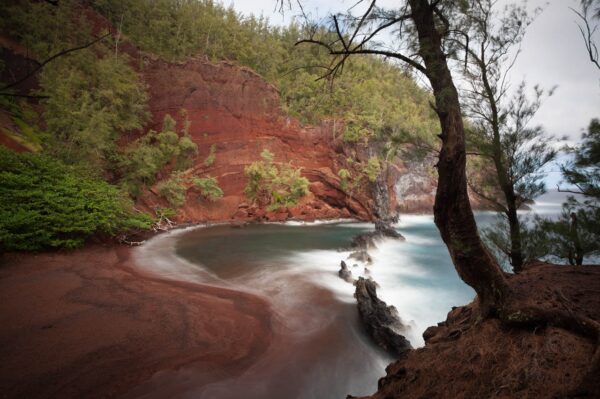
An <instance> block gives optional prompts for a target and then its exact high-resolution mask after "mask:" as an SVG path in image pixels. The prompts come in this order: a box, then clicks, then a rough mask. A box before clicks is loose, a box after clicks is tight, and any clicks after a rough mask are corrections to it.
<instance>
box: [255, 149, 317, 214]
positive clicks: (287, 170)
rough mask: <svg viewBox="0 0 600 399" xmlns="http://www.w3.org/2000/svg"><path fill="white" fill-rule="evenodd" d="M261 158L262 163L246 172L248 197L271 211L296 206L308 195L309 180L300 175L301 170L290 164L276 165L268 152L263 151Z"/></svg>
mask: <svg viewBox="0 0 600 399" xmlns="http://www.w3.org/2000/svg"><path fill="white" fill-rule="evenodd" d="M260 156H261V158H262V160H261V161H256V162H253V163H252V164H251V165H249V166H247V167H246V168H245V170H244V172H245V174H246V176H247V177H248V184H247V185H246V189H245V193H246V195H247V196H248V197H249V198H250V199H252V200H254V201H257V202H258V203H259V204H261V205H266V206H267V209H269V210H275V209H278V208H280V207H290V206H294V205H296V204H297V203H298V200H299V199H300V198H302V197H304V196H305V195H306V194H307V193H308V180H307V179H306V178H305V177H302V176H301V175H300V171H301V170H300V169H299V168H298V169H296V168H293V167H292V166H291V165H290V164H283V165H275V164H274V163H273V154H272V153H271V152H269V151H268V150H263V151H262V153H261V154H260Z"/></svg>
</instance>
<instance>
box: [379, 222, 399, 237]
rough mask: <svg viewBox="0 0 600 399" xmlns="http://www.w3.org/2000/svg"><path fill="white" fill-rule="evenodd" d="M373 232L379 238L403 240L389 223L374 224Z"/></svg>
mask: <svg viewBox="0 0 600 399" xmlns="http://www.w3.org/2000/svg"><path fill="white" fill-rule="evenodd" d="M375 232H376V233H378V235H379V236H380V237H390V238H397V239H400V240H403V241H404V240H405V238H404V236H403V235H402V234H400V233H398V232H397V231H396V229H395V228H393V227H392V226H391V225H390V224H389V223H385V222H382V221H377V222H375Z"/></svg>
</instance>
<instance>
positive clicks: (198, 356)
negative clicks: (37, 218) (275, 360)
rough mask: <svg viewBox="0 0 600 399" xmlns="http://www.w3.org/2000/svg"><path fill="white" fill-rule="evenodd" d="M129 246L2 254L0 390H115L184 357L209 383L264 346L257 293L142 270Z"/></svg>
mask: <svg viewBox="0 0 600 399" xmlns="http://www.w3.org/2000/svg"><path fill="white" fill-rule="evenodd" d="M132 252H133V248H131V247H128V246H124V245H116V244H115V245H108V246H107V245H104V246H103V245H86V246H85V247H84V248H82V249H78V250H73V251H68V252H61V253H57V252H53V253H39V254H23V253H8V254H3V255H2V257H1V258H0V315H1V316H0V377H1V380H2V381H3V383H2V385H3V393H2V397H3V398H12V397H15V398H17V397H36V398H45V397H48V398H50V397H73V398H78V397H86V398H104V397H116V396H120V395H124V394H126V393H128V392H129V391H130V390H131V389H133V388H135V387H137V386H139V385H140V384H141V383H142V382H144V381H149V380H150V379H151V378H152V376H153V375H155V374H156V373H158V372H161V371H165V370H176V369H178V368H180V367H183V366H185V365H187V364H191V363H194V368H195V369H196V371H197V372H196V373H195V376H196V377H198V376H200V378H202V380H204V381H205V383H210V382H213V381H217V380H221V379H223V378H228V377H233V376H236V375H239V374H240V373H242V372H244V371H245V370H246V369H247V368H248V367H250V366H251V365H252V364H254V363H255V362H256V361H257V359H259V358H260V357H261V355H262V354H263V353H264V352H265V351H266V350H267V349H268V348H269V346H270V344H271V341H272V337H273V322H274V321H273V320H272V311H271V308H270V304H269V303H267V302H266V300H265V299H264V298H260V297H258V296H255V295H252V294H250V293H246V292H239V291H234V290H230V289H227V288H218V287H212V286H206V285H201V284H195V283H185V282H177V281H166V280H163V279H160V278H156V277H152V276H150V275H148V274H146V273H144V272H142V271H140V270H138V269H137V268H136V267H135V265H134V263H133V262H134V261H133V258H132V256H131V255H132Z"/></svg>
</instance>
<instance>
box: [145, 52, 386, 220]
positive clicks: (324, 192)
mask: <svg viewBox="0 0 600 399" xmlns="http://www.w3.org/2000/svg"><path fill="white" fill-rule="evenodd" d="M141 74H142V76H143V78H144V80H145V81H146V82H147V84H148V86H149V92H150V111H151V113H152V117H153V121H152V123H151V126H150V127H151V128H154V129H160V126H161V124H162V120H163V118H164V116H165V114H170V115H171V116H172V117H174V118H175V119H176V120H177V121H178V126H182V123H183V120H182V119H183V118H182V116H181V115H180V110H182V109H184V110H185V111H186V113H187V117H188V119H189V121H190V122H191V127H190V135H191V137H192V140H193V141H194V142H195V143H196V144H197V145H198V149H199V153H198V156H197V157H195V159H194V167H193V171H191V173H193V174H194V175H197V176H206V175H210V176H214V177H217V179H218V181H219V185H220V186H221V188H222V189H223V191H224V194H225V195H224V197H223V198H222V199H221V200H219V201H217V202H216V203H209V202H207V201H206V200H202V199H200V200H199V199H198V197H199V193H198V192H196V191H195V189H193V188H191V189H190V190H189V191H188V194H187V200H186V203H185V205H184V207H183V209H182V210H181V212H180V215H179V219H180V220H181V221H205V220H231V219H235V220H242V221H244V220H284V219H288V218H294V219H302V220H312V219H319V218H347V217H353V218H359V219H365V220H366V219H372V218H373V216H374V210H373V208H374V205H373V201H372V199H370V198H369V197H370V196H369V195H368V194H366V192H367V189H366V188H363V189H362V190H361V192H359V193H357V194H355V195H354V196H353V197H350V196H348V195H346V194H345V193H344V192H343V191H342V190H341V188H340V180H339V178H338V176H337V171H338V170H339V168H341V167H347V166H346V164H345V162H346V158H347V157H348V156H350V155H353V156H355V157H358V158H360V157H361V156H362V154H363V153H365V151H364V149H361V148H360V146H354V147H351V146H348V145H345V144H343V143H341V142H340V141H339V140H334V138H333V136H334V134H333V133H334V129H333V126H332V125H331V124H323V125H322V126H319V127H302V126H300V125H299V123H298V122H297V121H296V120H294V119H292V118H288V117H286V116H284V115H283V114H282V112H281V109H280V98H279V94H278V92H277V89H276V88H275V87H274V86H272V85H271V84H269V83H268V82H266V81H265V80H264V79H262V78H261V77H260V76H259V75H257V74H256V73H255V72H253V71H251V70H249V69H247V68H242V67H238V66H236V65H233V64H231V63H226V62H221V63H218V64H213V63H210V62H208V61H204V60H200V59H193V60H189V61H187V62H184V63H169V62H166V61H163V60H160V59H151V58H146V59H144V60H143V67H142V68H141ZM213 144H214V145H216V159H215V162H214V164H213V165H211V166H209V167H206V166H205V165H204V160H205V159H206V157H207V156H208V154H209V151H210V147H211V145H213ZM263 149H268V150H269V151H271V152H272V153H273V154H275V161H276V162H291V163H292V165H293V166H295V167H301V168H302V175H303V176H305V177H306V178H308V180H309V181H310V191H311V193H310V194H309V195H308V196H306V197H305V198H304V199H303V200H302V201H301V202H300V204H299V205H298V206H297V207H294V208H293V209H283V210H279V211H278V212H265V210H262V209H258V208H257V207H256V206H253V204H251V203H250V202H249V200H248V199H247V198H246V196H245V195H244V188H245V186H246V182H247V178H246V177H245V176H244V168H245V167H246V166H247V165H249V164H251V163H252V162H254V161H256V160H259V159H260V153H261V151H262V150H263ZM160 201H161V200H160V199H159V198H158V197H157V196H156V195H155V194H153V193H152V192H151V193H149V194H148V195H146V196H144V198H143V200H142V203H143V204H144V205H145V206H146V207H151V206H153V205H154V204H156V203H159V202H160Z"/></svg>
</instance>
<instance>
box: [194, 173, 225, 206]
mask: <svg viewBox="0 0 600 399" xmlns="http://www.w3.org/2000/svg"><path fill="white" fill-rule="evenodd" d="M192 183H193V184H194V186H196V187H197V188H198V189H199V190H200V194H202V196H203V197H204V198H206V199H207V200H209V201H211V202H214V201H216V200H218V199H219V198H222V197H223V190H221V187H219V183H218V182H217V179H216V178H215V177H211V176H208V177H194V178H193V179H192Z"/></svg>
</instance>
